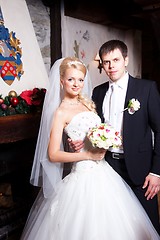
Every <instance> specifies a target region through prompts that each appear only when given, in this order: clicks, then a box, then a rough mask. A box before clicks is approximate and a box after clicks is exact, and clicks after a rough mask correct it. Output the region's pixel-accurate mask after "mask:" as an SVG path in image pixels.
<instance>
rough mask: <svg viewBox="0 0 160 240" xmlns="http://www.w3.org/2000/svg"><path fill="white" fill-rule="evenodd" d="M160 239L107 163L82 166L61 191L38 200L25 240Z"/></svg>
mask: <svg viewBox="0 0 160 240" xmlns="http://www.w3.org/2000/svg"><path fill="white" fill-rule="evenodd" d="M26 239H27V240H158V239H160V237H159V235H158V233H157V232H156V231H155V229H154V228H153V225H152V223H151V221H150V220H149V218H148V216H147V214H146V212H145V211H144V209H143V207H142V206H141V204H140V203H139V201H138V199H137V198H136V196H135V195H134V193H133V192H132V190H131V189H130V187H129V186H128V185H127V184H126V183H125V182H124V181H123V179H122V178H121V177H120V176H119V175H118V174H117V173H116V172H115V171H114V170H113V169H112V168H111V167H110V166H109V164H108V163H107V162H106V161H105V160H103V161H99V162H95V161H81V162H78V163H76V164H74V165H73V168H72V171H71V173H70V174H69V175H67V176H66V177H65V178H64V179H63V180H62V181H61V182H60V183H59V184H58V187H57V193H56V195H54V196H52V198H49V199H44V198H43V196H42V194H41V193H40V194H39V196H38V198H37V200H36V201H35V203H34V205H33V207H32V209H31V211H30V214H29V217H28V220H27V222H26V226H25V228H24V231H23V234H22V236H21V240H26Z"/></svg>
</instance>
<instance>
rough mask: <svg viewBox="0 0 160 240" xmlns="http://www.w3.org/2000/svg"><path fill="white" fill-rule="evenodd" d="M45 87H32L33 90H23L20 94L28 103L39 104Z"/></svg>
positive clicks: (42, 98)
mask: <svg viewBox="0 0 160 240" xmlns="http://www.w3.org/2000/svg"><path fill="white" fill-rule="evenodd" d="M45 93H46V89H44V88H42V89H39V88H34V89H33V90H25V91H23V92H22V93H21V94H20V97H21V98H23V99H24V100H25V101H26V102H27V104H28V105H34V106H40V105H41V104H42V102H43V100H44V95H45Z"/></svg>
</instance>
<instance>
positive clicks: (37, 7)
mask: <svg viewBox="0 0 160 240" xmlns="http://www.w3.org/2000/svg"><path fill="white" fill-rule="evenodd" d="M26 3H27V6H28V9H29V13H30V16H31V20H32V23H33V27H34V30H35V34H36V37H37V40H38V43H39V46H40V50H41V53H42V57H43V60H44V63H45V66H46V69H47V72H49V69H50V59H51V57H50V9H49V8H47V7H46V6H44V4H43V3H42V1H41V0H26Z"/></svg>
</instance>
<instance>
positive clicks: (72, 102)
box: [62, 100, 80, 105]
mask: <svg viewBox="0 0 160 240" xmlns="http://www.w3.org/2000/svg"><path fill="white" fill-rule="evenodd" d="M62 102H64V103H67V104H69V105H78V104H79V103H80V101H79V100H77V101H76V102H74V101H66V100H62Z"/></svg>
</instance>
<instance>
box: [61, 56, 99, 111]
mask: <svg viewBox="0 0 160 240" xmlns="http://www.w3.org/2000/svg"><path fill="white" fill-rule="evenodd" d="M69 68H75V69H77V70H79V71H81V72H82V73H83V74H84V76H86V73H87V68H86V66H85V64H84V63H83V62H82V61H81V60H80V59H78V58H76V57H66V58H64V60H63V61H62V63H61V65H60V78H63V77H64V75H65V72H66V70H67V69H69ZM78 100H79V101H80V102H81V103H82V104H83V105H84V106H86V107H87V108H88V109H89V110H90V111H94V112H96V110H95V109H96V106H95V104H94V102H93V101H92V100H91V99H89V98H88V97H87V96H83V95H82V94H79V95H78Z"/></svg>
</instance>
